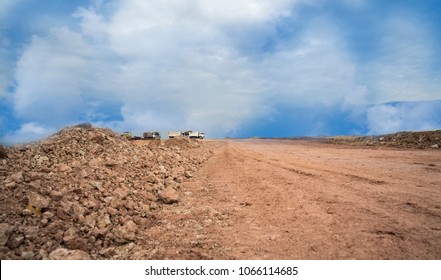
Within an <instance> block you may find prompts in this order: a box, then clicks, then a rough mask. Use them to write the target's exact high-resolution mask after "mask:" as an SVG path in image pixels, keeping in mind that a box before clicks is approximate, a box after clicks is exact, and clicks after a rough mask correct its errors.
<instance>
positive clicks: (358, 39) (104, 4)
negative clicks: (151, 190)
mask: <svg viewBox="0 0 441 280" xmlns="http://www.w3.org/2000/svg"><path fill="white" fill-rule="evenodd" d="M440 13H441V4H438V3H437V1H430V0H429V1H424V3H421V1H410V0H407V1H387V3H384V1H365V0H336V1H331V0H312V1H306V0H273V1H258V0H242V1H232V0H223V1H221V0H210V1H198V0H180V1H179V0H168V1H164V0H149V1H141V0H125V1H122V0H75V1H68V2H67V3H66V2H65V1H63V2H62V3H61V2H60V1H57V0H49V1H44V3H41V1H35V0H18V1H12V0H2V2H0V34H1V35H2V36H1V39H0V61H1V62H2V63H1V64H0V65H1V66H0V110H1V112H2V113H1V115H0V142H1V143H3V144H13V143H19V142H27V141H33V140H37V139H41V138H44V137H46V136H47V135H49V134H51V133H54V132H55V131H57V130H58V129H60V128H62V127H64V126H67V125H72V124H76V123H81V122H90V123H92V124H94V125H97V126H103V127H109V128H112V129H114V130H116V131H119V132H122V131H132V132H133V133H135V134H141V133H142V131H148V130H158V131H162V132H166V131H168V130H187V129H189V130H191V129H192V130H200V131H205V132H206V135H207V136H208V137H226V136H230V137H249V136H266V137H268V136H275V137H289V136H314V135H337V134H338V135H348V134H362V135H364V134H385V133H392V132H397V131H403V130H412V131H417V130H434V129H441V113H440V112H441V58H440V56H439V55H438V54H439V52H440V51H441V35H440V34H439V32H438V30H439V29H440V26H441V18H440V17H439V14H440Z"/></svg>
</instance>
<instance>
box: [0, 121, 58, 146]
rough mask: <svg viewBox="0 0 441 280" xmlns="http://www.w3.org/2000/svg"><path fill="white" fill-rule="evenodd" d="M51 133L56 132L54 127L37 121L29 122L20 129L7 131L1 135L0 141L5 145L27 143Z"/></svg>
mask: <svg viewBox="0 0 441 280" xmlns="http://www.w3.org/2000/svg"><path fill="white" fill-rule="evenodd" d="M51 133H54V130H53V129H50V128H48V127H45V126H42V125H40V124H38V123H36V122H29V123H24V124H22V125H21V127H20V128H19V129H18V130H16V131H14V132H12V133H7V134H6V135H4V136H3V137H1V138H0V142H1V143H2V144H5V145H12V144H17V143H26V142H30V141H35V140H39V139H41V138H43V137H46V136H48V135H49V134H51Z"/></svg>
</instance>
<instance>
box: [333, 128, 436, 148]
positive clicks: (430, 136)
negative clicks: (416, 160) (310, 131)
mask: <svg viewBox="0 0 441 280" xmlns="http://www.w3.org/2000/svg"><path fill="white" fill-rule="evenodd" d="M328 142H330V143H333V144H347V145H355V146H386V147H396V148H417V149H439V148H441V130H434V131H421V132H397V133H393V134H387V135H379V136H360V137H355V136H342V137H331V138H328Z"/></svg>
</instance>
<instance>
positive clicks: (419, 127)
mask: <svg viewBox="0 0 441 280" xmlns="http://www.w3.org/2000/svg"><path fill="white" fill-rule="evenodd" d="M440 112H441V101H437V102H399V103H395V104H381V105H375V106H372V107H370V108H369V109H368V110H367V122H368V128H369V131H368V134H374V135H375V134H377V135H378V134H386V133H392V132H397V131H423V130H434V129H439V128H440V124H441V114H440Z"/></svg>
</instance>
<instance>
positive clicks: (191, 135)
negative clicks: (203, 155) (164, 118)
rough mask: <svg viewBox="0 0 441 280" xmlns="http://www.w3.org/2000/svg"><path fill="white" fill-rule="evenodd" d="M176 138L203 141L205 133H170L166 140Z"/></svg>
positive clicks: (190, 131)
mask: <svg viewBox="0 0 441 280" xmlns="http://www.w3.org/2000/svg"><path fill="white" fill-rule="evenodd" d="M177 137H184V138H192V139H195V138H197V139H204V138H205V133H204V132H199V131H192V130H187V131H170V132H169V133H168V138H177Z"/></svg>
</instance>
